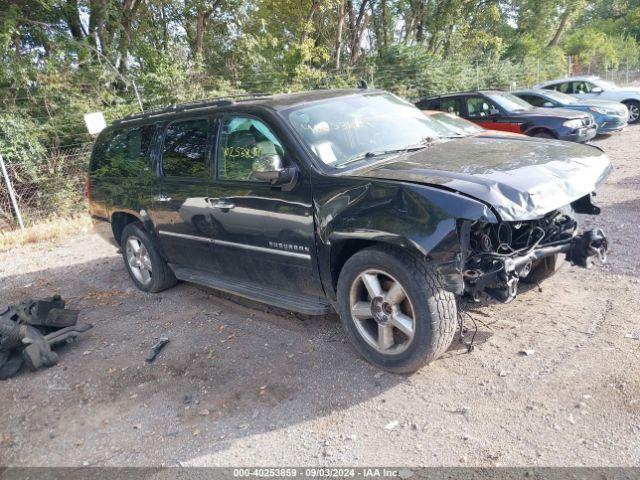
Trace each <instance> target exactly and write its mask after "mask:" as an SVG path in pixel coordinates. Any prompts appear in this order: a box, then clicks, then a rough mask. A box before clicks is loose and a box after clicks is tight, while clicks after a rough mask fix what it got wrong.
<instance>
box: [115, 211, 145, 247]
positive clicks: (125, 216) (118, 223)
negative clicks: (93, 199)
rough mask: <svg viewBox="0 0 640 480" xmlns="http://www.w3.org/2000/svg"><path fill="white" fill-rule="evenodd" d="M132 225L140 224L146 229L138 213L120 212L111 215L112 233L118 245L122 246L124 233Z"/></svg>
mask: <svg viewBox="0 0 640 480" xmlns="http://www.w3.org/2000/svg"><path fill="white" fill-rule="evenodd" d="M130 223H140V225H142V226H143V227H144V221H143V220H142V219H141V218H140V215H139V214H138V213H137V212H133V211H131V210H118V211H115V212H112V213H111V231H112V232H113V238H114V239H115V241H116V243H117V244H118V245H120V243H121V241H122V232H123V231H124V228H125V227H126V226H127V225H129V224H130Z"/></svg>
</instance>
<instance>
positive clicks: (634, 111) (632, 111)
mask: <svg viewBox="0 0 640 480" xmlns="http://www.w3.org/2000/svg"><path fill="white" fill-rule="evenodd" d="M623 103H624V104H625V106H626V107H627V109H628V110H629V123H637V122H638V120H640V102H638V101H636V100H629V101H627V102H623Z"/></svg>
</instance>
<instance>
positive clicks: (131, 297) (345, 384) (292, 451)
mask: <svg viewBox="0 0 640 480" xmlns="http://www.w3.org/2000/svg"><path fill="white" fill-rule="evenodd" d="M595 143H597V144H598V145H599V146H600V147H602V148H603V149H605V151H606V152H607V153H608V154H609V155H610V157H611V160H612V162H613V164H614V166H615V167H616V168H615V171H614V173H613V174H612V176H611V177H610V179H609V180H608V182H607V184H606V185H605V186H604V187H603V188H602V189H601V190H600V195H599V197H598V198H599V201H600V203H601V205H602V207H603V215H602V216H601V217H600V218H597V219H596V220H597V223H598V225H601V226H603V227H604V228H605V229H606V231H607V233H608V234H609V236H610V242H611V252H610V263H609V264H607V265H606V266H604V267H600V268H596V269H594V270H591V271H585V270H581V269H578V268H574V267H570V266H568V265H567V266H566V267H565V268H564V269H563V270H561V271H560V272H559V273H558V275H556V276H555V277H554V278H552V279H550V280H549V281H547V282H546V283H544V284H543V289H542V291H538V290H537V289H534V290H531V291H528V292H526V293H524V294H522V295H520V296H519V297H518V299H517V300H516V301H515V302H514V303H512V304H510V305H494V306H487V307H483V308H481V309H479V310H478V312H477V313H476V314H475V317H476V318H477V319H478V320H479V321H481V322H482V323H481V324H480V325H479V326H480V329H479V333H478V335H477V338H476V350H475V351H474V352H473V353H471V354H467V353H466V351H465V350H464V349H462V348H460V345H459V344H457V343H454V345H453V346H452V348H451V349H450V350H449V352H448V353H447V354H446V355H445V357H444V358H443V359H441V360H439V361H437V362H435V363H434V364H432V365H431V366H429V367H426V368H424V369H422V370H421V371H420V372H418V373H417V374H415V375H412V376H409V377H404V376H394V375H391V374H386V373H384V374H383V373H381V372H380V371H378V370H376V369H375V368H373V367H371V366H370V365H368V364H367V363H365V362H364V361H363V360H361V359H360V358H359V357H358V356H357V355H356V354H355V353H354V351H353V350H352V348H351V347H350V345H349V344H348V343H347V342H346V340H345V337H344V336H343V334H342V332H341V330H340V326H339V323H338V319H337V317H335V316H331V317H328V318H302V317H299V316H294V315H289V314H286V313H284V312H275V311H270V310H268V309H266V308H260V307H256V306H255V305H252V304H250V303H248V302H240V303H238V302H237V301H233V300H231V299H228V298H223V297H221V296H219V295H215V294H211V293H208V292H205V291H203V290H201V289H199V288H197V287H194V286H192V285H188V284H181V285H179V286H177V287H176V288H173V289H171V290H169V291H166V292H163V293H162V294H158V295H146V294H143V293H141V292H139V291H137V290H135V289H134V288H133V287H132V284H131V282H130V281H129V279H128V277H127V274H126V272H125V269H124V265H123V263H122V260H121V258H120V257H119V255H118V254H117V253H116V250H115V249H114V248H112V247H110V246H109V245H107V244H105V243H103V242H102V241H101V240H100V239H98V238H97V237H96V236H95V235H93V234H84V235H80V236H76V237H73V238H69V239H67V240H65V241H64V242H62V243H60V244H58V245H55V246H51V245H35V246H30V247H25V248H22V249H19V250H15V251H12V252H8V253H4V254H0V269H1V271H2V281H1V283H0V298H1V299H2V303H3V304H4V303H11V302H18V301H20V300H22V299H24V298H25V297H30V296H43V295H48V294H51V293H54V292H59V293H60V294H62V295H63V296H64V297H65V298H68V299H69V300H70V305H71V306H73V307H77V308H80V309H82V313H81V318H82V320H83V321H86V322H89V323H92V324H93V325H94V326H95V327H94V329H93V330H92V332H90V334H88V335H87V336H86V337H84V338H83V339H82V340H81V341H79V342H76V343H73V344H70V345H67V346H65V347H64V348H63V349H62V351H61V359H62V361H61V363H60V364H59V365H57V366H56V367H53V368H50V369H48V370H42V371H38V372H35V373H32V372H23V374H21V375H20V376H18V377H17V378H14V379H11V380H9V381H6V382H3V383H1V384H0V405H2V413H1V414H0V418H1V420H0V426H1V430H2V433H1V435H2V437H1V438H0V464H5V465H6V464H10V465H45V464H48V465H176V464H180V465H254V464H259V465H308V464H312V465H318V464H325V465H345V464H346V465H352V466H357V465H363V466H364V465H380V464H384V465H407V466H418V465H449V466H451V465H453V466H457V465H476V466H480V465H482V466H493V465H545V466H546V465H553V466H557V465H591V466H595V465H619V466H628V465H635V466H640V374H639V373H638V372H639V370H638V365H639V362H638V361H639V359H640V340H637V339H634V338H631V335H630V334H632V332H636V331H638V330H640V321H639V315H638V312H640V280H639V279H638V274H639V273H640V240H639V239H640V227H639V226H638V219H639V218H640V163H639V161H640V159H639V158H638V156H639V153H640V126H637V127H634V128H629V129H628V130H627V131H625V132H624V133H622V134H618V135H614V136H611V137H608V138H602V139H599V140H597V141H596V142H595ZM161 335H167V336H169V337H170V338H171V343H170V344H169V345H168V346H167V347H166V349H165V350H164V351H163V352H162V353H161V355H160V357H159V358H158V360H157V361H156V362H155V363H154V364H151V365H148V364H145V363H144V357H145V355H146V352H147V349H148V348H149V346H150V345H151V344H152V343H154V341H155V340H156V339H157V338H158V337H160V336H161ZM523 349H532V350H535V353H533V354H532V355H529V356H525V355H520V354H519V353H518V352H519V351H521V350H523ZM394 425H395V427H394ZM385 427H386V428H385Z"/></svg>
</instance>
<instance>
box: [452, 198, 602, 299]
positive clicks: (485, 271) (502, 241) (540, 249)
mask: <svg viewBox="0 0 640 480" xmlns="http://www.w3.org/2000/svg"><path fill="white" fill-rule="evenodd" d="M577 228H578V222H577V221H576V220H575V218H574V217H573V215H572V212H571V209H570V208H566V209H562V210H556V211H554V212H551V213H549V214H547V215H545V216H544V217H543V218H541V219H538V220H533V221H526V222H502V223H499V224H487V223H478V224H474V225H472V227H471V230H470V241H469V252H468V255H466V257H465V258H466V260H465V264H464V270H463V278H464V282H465V292H466V293H468V294H470V295H471V297H472V298H473V299H474V300H476V301H477V300H479V299H480V296H481V294H482V293H486V294H488V295H489V296H491V297H492V298H494V299H496V300H498V301H500V302H504V303H506V302H510V301H512V300H513V299H514V298H515V296H516V294H517V291H518V282H519V280H520V279H522V278H525V277H526V276H527V275H529V273H530V272H531V269H532V267H533V265H534V264H535V263H536V262H538V261H539V260H541V259H543V258H545V257H549V256H551V255H557V254H560V253H565V254H566V258H567V260H568V261H570V262H571V263H573V264H575V265H579V266H581V267H589V266H590V264H591V259H592V258H593V257H594V256H596V255H597V256H598V257H599V258H600V260H601V261H603V262H604V261H605V259H606V252H607V246H608V245H607V239H606V237H605V235H604V233H603V232H602V230H590V231H587V232H585V233H583V234H582V235H578V234H577Z"/></svg>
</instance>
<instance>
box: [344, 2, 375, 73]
mask: <svg viewBox="0 0 640 480" xmlns="http://www.w3.org/2000/svg"><path fill="white" fill-rule="evenodd" d="M368 3H369V0H362V3H360V8H359V9H358V14H357V15H356V13H355V9H354V7H353V1H351V0H349V2H348V3H347V12H348V14H349V35H350V38H349V49H350V51H351V55H350V57H349V65H351V66H353V65H355V64H356V62H357V61H358V59H359V58H360V54H361V53H362V52H361V51H360V43H361V42H362V35H364V32H365V30H366V29H367V26H368V24H369V20H370V19H371V16H370V15H369V13H368V12H367V4H368Z"/></svg>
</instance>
